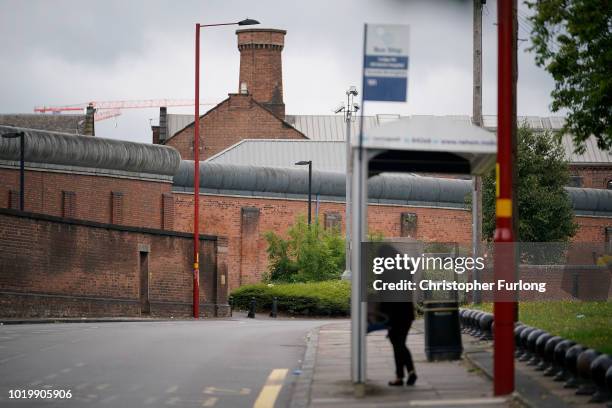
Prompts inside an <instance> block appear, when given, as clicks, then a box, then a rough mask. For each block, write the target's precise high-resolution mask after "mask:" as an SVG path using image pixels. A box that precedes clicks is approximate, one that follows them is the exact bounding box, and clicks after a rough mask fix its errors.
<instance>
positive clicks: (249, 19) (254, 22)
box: [238, 18, 259, 26]
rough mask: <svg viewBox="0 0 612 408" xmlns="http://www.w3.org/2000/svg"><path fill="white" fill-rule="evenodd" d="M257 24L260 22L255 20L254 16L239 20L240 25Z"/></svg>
mask: <svg viewBox="0 0 612 408" xmlns="http://www.w3.org/2000/svg"><path fill="white" fill-rule="evenodd" d="M257 24H259V21H257V20H253V19H252V18H247V19H245V20H242V21H239V22H238V25H239V26H248V25H257Z"/></svg>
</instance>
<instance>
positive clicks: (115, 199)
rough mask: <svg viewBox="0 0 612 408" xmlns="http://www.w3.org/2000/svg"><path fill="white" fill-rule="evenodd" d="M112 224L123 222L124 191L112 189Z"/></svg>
mask: <svg viewBox="0 0 612 408" xmlns="http://www.w3.org/2000/svg"><path fill="white" fill-rule="evenodd" d="M110 223H111V224H122V223H123V193H122V192H120V191H111V219H110Z"/></svg>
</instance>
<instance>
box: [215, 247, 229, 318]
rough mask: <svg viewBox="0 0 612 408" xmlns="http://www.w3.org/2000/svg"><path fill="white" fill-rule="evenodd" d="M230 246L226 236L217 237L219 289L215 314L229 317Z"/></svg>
mask: <svg viewBox="0 0 612 408" xmlns="http://www.w3.org/2000/svg"><path fill="white" fill-rule="evenodd" d="M228 246H229V241H228V239H227V238H226V237H217V246H216V248H217V274H216V276H217V290H216V291H215V292H216V295H217V297H216V299H215V309H216V310H215V315H216V316H217V317H228V316H230V314H231V311H230V306H229V302H228V301H229V274H228V267H227V263H228V259H227V255H228Z"/></svg>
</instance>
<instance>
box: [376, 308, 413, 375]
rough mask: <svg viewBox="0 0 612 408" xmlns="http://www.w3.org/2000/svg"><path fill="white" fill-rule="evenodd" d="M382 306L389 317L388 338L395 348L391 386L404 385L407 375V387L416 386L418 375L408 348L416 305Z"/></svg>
mask: <svg viewBox="0 0 612 408" xmlns="http://www.w3.org/2000/svg"><path fill="white" fill-rule="evenodd" d="M381 306H382V311H383V313H384V314H386V315H387V317H388V321H387V326H388V328H389V332H388V336H387V337H388V338H389V341H390V342H391V345H392V346H393V355H394V357H395V380H393V381H389V385H390V386H401V385H404V375H405V374H407V377H408V378H407V379H406V385H414V383H415V382H416V380H417V375H416V372H415V370H414V362H413V361H412V354H410V350H409V349H408V347H406V338H407V337H408V331H409V330H410V326H412V322H413V321H414V304H413V303H412V302H384V303H382V305H381ZM404 370H405V371H404Z"/></svg>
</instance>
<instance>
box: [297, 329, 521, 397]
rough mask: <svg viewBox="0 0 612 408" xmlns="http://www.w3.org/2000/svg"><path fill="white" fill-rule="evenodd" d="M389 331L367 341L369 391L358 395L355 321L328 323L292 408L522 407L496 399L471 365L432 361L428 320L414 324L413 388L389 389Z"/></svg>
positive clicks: (312, 344) (314, 344) (314, 338)
mask: <svg viewBox="0 0 612 408" xmlns="http://www.w3.org/2000/svg"><path fill="white" fill-rule="evenodd" d="M385 335H386V332H385V331H378V332H374V333H370V334H369V335H368V336H367V346H366V348H367V365H366V367H367V381H366V383H367V386H366V390H365V395H364V396H363V397H357V396H356V392H355V391H356V390H355V387H354V385H353V384H352V383H351V381H350V322H349V321H339V322H334V323H330V324H326V325H324V326H322V327H321V328H319V329H318V331H315V332H314V333H313V334H312V335H311V337H310V341H309V347H308V349H307V351H306V355H305V358H304V367H303V373H302V375H301V376H300V378H299V379H298V380H297V382H296V384H295V386H294V396H293V399H292V402H291V405H290V407H291V408H305V407H311V408H328V407H334V408H345V407H346V408H348V407H363V408H366V407H367V408H369V407H381V408H384V407H446V408H453V407H478V408H500V407H514V406H521V405H522V404H521V403H520V402H519V401H517V400H516V399H512V398H510V399H506V398H497V397H494V396H493V395H492V385H491V381H490V380H489V378H487V376H486V375H484V374H483V373H482V372H481V370H480V369H478V368H475V367H474V366H473V365H471V364H470V363H469V362H468V361H466V360H461V361H447V362H428V361H427V359H426V357H425V351H424V336H423V320H417V321H415V323H414V325H413V328H412V329H411V331H410V334H409V336H408V347H409V348H410V350H411V352H412V356H413V359H414V362H415V366H416V372H417V375H418V377H419V378H418V381H417V383H416V385H415V386H414V387H389V386H388V385H387V382H388V381H389V380H391V379H393V378H394V363H393V351H392V349H391V345H390V343H389V341H388V340H387V338H386V337H385Z"/></svg>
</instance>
